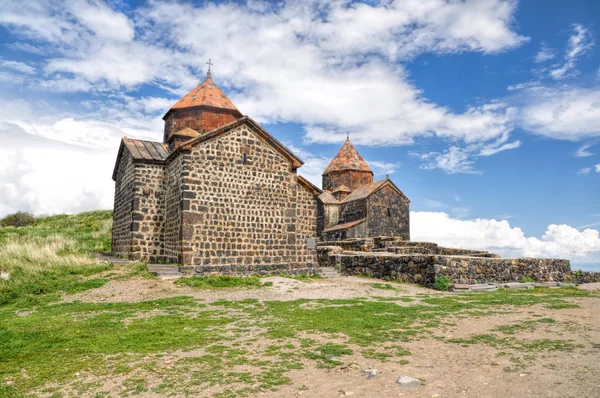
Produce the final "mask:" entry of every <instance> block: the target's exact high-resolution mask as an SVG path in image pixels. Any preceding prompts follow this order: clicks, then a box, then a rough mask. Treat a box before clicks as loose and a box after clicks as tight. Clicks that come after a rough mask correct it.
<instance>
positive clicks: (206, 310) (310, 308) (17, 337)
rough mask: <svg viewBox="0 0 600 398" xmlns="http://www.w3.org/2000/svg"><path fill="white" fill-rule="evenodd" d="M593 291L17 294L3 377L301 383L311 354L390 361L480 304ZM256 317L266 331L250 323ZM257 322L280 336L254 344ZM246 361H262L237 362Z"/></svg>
mask: <svg viewBox="0 0 600 398" xmlns="http://www.w3.org/2000/svg"><path fill="white" fill-rule="evenodd" d="M581 296H582V293H581V291H578V290H574V289H553V290H549V289H548V290H543V291H536V292H534V291H533V290H528V291H519V292H517V293H505V292H501V291H496V292H488V293H483V294H470V293H466V294H458V295H453V296H449V297H441V298H423V299H421V301H424V303H420V302H415V303H412V304H410V305H407V306H399V305H397V304H395V303H394V302H388V301H370V300H369V299H349V300H307V299H302V300H295V301H267V302H262V301H259V300H256V299H245V300H241V301H227V300H219V301H216V302H213V303H210V305H207V304H203V303H199V302H198V301H196V300H194V299H192V298H187V297H174V298H168V299H163V300H154V301H145V302H138V303H80V302H73V303H58V304H43V303H42V304H39V305H37V306H35V307H33V308H31V311H29V312H28V314H20V312H19V311H15V309H16V308H15V307H14V306H10V307H9V306H5V307H0V359H1V360H0V380H11V381H13V384H12V385H7V384H6V383H5V384H0V385H1V387H0V396H20V395H24V394H26V393H30V392H31V391H33V390H35V389H37V388H40V387H41V386H44V385H53V384H52V383H68V382H69V380H73V377H74V374H75V373H76V372H81V371H85V372H87V373H89V374H92V375H96V376H98V377H118V378H121V380H131V382H128V383H127V385H124V386H123V387H125V388H126V389H127V391H130V392H131V393H135V392H136V391H138V387H139V390H144V389H147V390H148V391H155V392H156V393H159V394H163V395H169V394H172V393H181V394H182V395H202V391H204V389H206V388H212V387H215V386H218V387H219V388H221V390H222V392H223V394H225V395H223V396H238V395H241V396H244V395H248V394H249V393H251V392H252V391H258V390H260V389H266V390H271V389H276V388H277V387H278V386H281V385H284V384H287V383H290V380H289V378H288V377H287V376H286V373H287V372H288V371H289V370H291V369H299V368H301V367H302V364H301V363H300V362H299V360H298V358H300V357H303V358H306V359H309V360H312V361H314V362H315V364H316V365H317V366H319V367H323V368H332V367H337V366H340V365H341V364H343V361H344V357H345V356H348V355H351V354H352V353H353V352H354V351H355V350H356V349H357V348H358V350H359V352H360V353H361V354H362V356H363V357H366V358H372V359H376V360H380V361H390V360H393V359H392V358H393V357H394V358H397V357H398V356H404V355H410V352H409V351H407V350H406V349H404V348H403V347H400V346H398V345H397V344H398V343H399V342H402V341H409V340H416V339H422V338H428V336H429V335H430V333H431V331H432V330H435V328H437V327H438V326H440V325H442V324H443V323H444V322H446V321H447V319H448V318H449V317H452V316H479V315H476V314H478V313H479V312H482V311H491V310H494V309H506V307H507V305H511V306H532V305H547V304H548V303H554V304H558V303H561V302H562V303H567V301H565V299H568V298H570V297H581ZM473 310H475V311H477V312H473ZM544 319H549V318H542V319H536V320H535V322H537V323H538V324H542V323H550V321H548V320H544ZM250 326H253V327H258V328H259V330H260V332H256V331H255V332H251V333H250V331H249V329H248V328H249V327H250ZM248 333H250V334H248ZM256 333H259V336H260V339H259V340H260V341H266V342H268V343H269V344H268V345H267V346H262V347H261V346H260V345H259V346H257V347H254V348H252V349H250V348H248V347H249V345H250V344H251V341H253V339H254V338H256V337H255V336H256ZM253 336H254V337H253ZM306 336H314V338H306ZM317 336H318V341H317V340H316V339H317ZM332 339H333V341H332ZM323 340H325V341H323ZM328 340H329V341H328ZM447 341H448V342H449V343H457V344H462V345H470V344H487V345H490V346H493V347H497V348H503V349H505V348H506V349H514V350H517V351H545V350H572V349H574V348H575V347H576V346H575V345H574V344H573V343H572V342H569V341H561V340H518V339H516V338H514V337H512V336H507V337H499V336H498V335H496V334H492V333H490V334H483V335H478V336H472V337H470V338H467V339H455V340H447ZM390 343H391V344H392V345H391V346H390ZM355 347H356V348H355ZM191 350H200V351H198V352H197V353H196V354H194V355H190V356H189V357H184V358H182V359H180V360H175V361H174V363H173V364H172V365H170V366H171V367H165V365H164V362H165V361H164V360H163V359H161V358H160V356H164V355H169V354H168V353H173V352H190V351H191ZM392 356H393V357H392ZM56 358H62V359H61V366H60V367H57V366H55V362H56ZM395 361H398V359H395ZM111 363H112V364H111ZM153 363H154V365H153ZM398 363H407V362H406V360H404V359H401V360H400V362H398ZM241 365H243V366H250V367H252V368H256V369H255V370H254V371H252V372H247V371H244V372H239V371H236V370H235V369H237V368H236V367H237V366H241ZM139 369H145V371H146V372H150V373H151V374H152V375H154V376H152V377H153V380H154V381H156V384H152V383H149V382H148V380H147V377H148V374H145V375H144V374H143V373H140V372H141V371H140V370H139ZM182 375H186V376H185V378H183V377H182ZM144 380H146V382H144ZM133 381H135V382H133ZM154 381H153V382H154ZM211 386H212V387H211ZM77 388H80V389H82V390H81V391H83V389H85V388H92V387H90V386H89V385H85V386H84V385H80V386H78V387H77ZM94 388H95V387H94ZM215 388H216V387H215ZM257 389H258V390H257ZM48 395H51V394H48ZM75 395H77V394H75Z"/></svg>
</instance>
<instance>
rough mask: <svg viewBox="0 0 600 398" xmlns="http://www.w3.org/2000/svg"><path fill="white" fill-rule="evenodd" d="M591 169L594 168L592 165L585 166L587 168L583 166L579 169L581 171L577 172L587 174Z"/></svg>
mask: <svg viewBox="0 0 600 398" xmlns="http://www.w3.org/2000/svg"><path fill="white" fill-rule="evenodd" d="M590 171H592V169H591V168H590V167H585V168H583V169H581V170H579V171H578V172H577V174H584V175H585V174H590Z"/></svg>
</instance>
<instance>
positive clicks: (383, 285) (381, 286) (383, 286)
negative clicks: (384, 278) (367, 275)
mask: <svg viewBox="0 0 600 398" xmlns="http://www.w3.org/2000/svg"><path fill="white" fill-rule="evenodd" d="M369 286H371V287H372V288H374V289H381V290H396V291H397V290H398V289H396V288H395V287H394V286H392V285H390V284H389V283H369Z"/></svg>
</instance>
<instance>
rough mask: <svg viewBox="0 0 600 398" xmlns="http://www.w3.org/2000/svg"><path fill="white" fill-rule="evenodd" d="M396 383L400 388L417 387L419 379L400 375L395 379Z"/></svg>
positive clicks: (419, 383)
mask: <svg viewBox="0 0 600 398" xmlns="http://www.w3.org/2000/svg"><path fill="white" fill-rule="evenodd" d="M396 384H398V386H399V387H401V388H419V386H420V385H421V380H419V379H415V378H414V377H410V376H400V377H399V378H398V380H396Z"/></svg>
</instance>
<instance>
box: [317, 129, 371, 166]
mask: <svg viewBox="0 0 600 398" xmlns="http://www.w3.org/2000/svg"><path fill="white" fill-rule="evenodd" d="M342 170H358V171H369V172H371V173H372V171H371V168H370V167H369V165H368V164H367V162H365V161H364V159H363V158H362V156H360V154H359V153H358V151H357V150H356V148H354V145H352V143H351V142H350V139H349V138H347V139H346V142H344V145H342V147H341V148H340V150H339V151H338V153H337V155H335V157H334V158H333V160H332V161H331V163H329V166H327V168H326V169H325V171H324V172H323V175H325V174H328V173H331V172H332V171H342Z"/></svg>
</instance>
